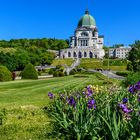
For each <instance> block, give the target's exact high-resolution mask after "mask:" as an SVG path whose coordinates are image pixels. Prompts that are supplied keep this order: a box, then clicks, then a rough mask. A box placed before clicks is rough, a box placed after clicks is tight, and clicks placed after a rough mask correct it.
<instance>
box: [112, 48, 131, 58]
mask: <svg viewBox="0 0 140 140" xmlns="http://www.w3.org/2000/svg"><path fill="white" fill-rule="evenodd" d="M130 50H131V47H119V48H111V49H109V57H113V58H120V59H125V58H126V57H127V55H128V53H129V51H130Z"/></svg>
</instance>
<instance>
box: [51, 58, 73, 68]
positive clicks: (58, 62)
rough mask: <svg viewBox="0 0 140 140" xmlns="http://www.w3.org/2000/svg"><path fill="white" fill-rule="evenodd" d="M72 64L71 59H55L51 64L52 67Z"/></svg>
mask: <svg viewBox="0 0 140 140" xmlns="http://www.w3.org/2000/svg"><path fill="white" fill-rule="evenodd" d="M73 62H74V60H73V59H71V58H69V59H55V60H54V61H53V63H52V66H57V65H64V64H66V65H67V66H71V65H72V63H73Z"/></svg>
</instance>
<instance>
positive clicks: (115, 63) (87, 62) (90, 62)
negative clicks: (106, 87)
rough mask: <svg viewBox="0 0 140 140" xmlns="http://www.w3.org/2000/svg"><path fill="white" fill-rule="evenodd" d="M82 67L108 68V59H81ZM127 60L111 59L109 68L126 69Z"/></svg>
mask: <svg viewBox="0 0 140 140" xmlns="http://www.w3.org/2000/svg"><path fill="white" fill-rule="evenodd" d="M80 62H81V63H80V67H82V68H85V69H97V68H102V69H108V66H107V65H108V60H107V59H104V60H103V61H102V60H98V59H87V58H86V59H81V61H80ZM126 65H127V64H126V61H125V60H118V59H110V60H109V69H111V70H113V71H126Z"/></svg>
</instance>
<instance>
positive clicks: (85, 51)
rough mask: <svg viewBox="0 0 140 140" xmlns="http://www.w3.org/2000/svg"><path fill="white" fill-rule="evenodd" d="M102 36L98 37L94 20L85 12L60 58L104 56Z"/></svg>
mask: <svg viewBox="0 0 140 140" xmlns="http://www.w3.org/2000/svg"><path fill="white" fill-rule="evenodd" d="M103 44H104V36H99V34H98V28H97V26H96V22H95V19H94V18H93V17H92V16H91V15H90V14H89V11H88V10H86V11H85V14H84V15H83V16H82V17H81V19H80V20H79V22H78V25H77V28H76V30H75V34H74V36H72V37H70V46H69V48H68V49H63V50H61V51H60V58H100V59H102V58H103V57H104V55H105V52H104V49H103Z"/></svg>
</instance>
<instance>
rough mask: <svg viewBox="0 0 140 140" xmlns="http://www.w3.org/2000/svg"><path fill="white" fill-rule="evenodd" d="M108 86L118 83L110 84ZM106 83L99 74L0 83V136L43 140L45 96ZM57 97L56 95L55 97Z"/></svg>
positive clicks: (46, 128)
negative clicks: (0, 123) (0, 122)
mask: <svg viewBox="0 0 140 140" xmlns="http://www.w3.org/2000/svg"><path fill="white" fill-rule="evenodd" d="M110 81H111V82H118V81H116V80H111V79H110ZM106 82H107V77H105V76H102V75H100V74H97V73H96V74H93V73H89V74H83V75H81V74H80V75H76V76H67V77H62V78H50V79H45V80H19V81H12V82H3V83H0V110H1V111H0V112H1V113H0V120H2V125H0V136H1V139H3V140H9V139H10V140H13V139H14V140H22V139H23V140H24V139H25V140H26V139H28V140H29V139H34V140H36V139H37V140H38V139H41V140H43V139H46V138H48V137H49V136H48V135H49V132H50V131H51V127H50V125H49V124H50V119H49V118H48V116H47V115H46V114H45V113H44V111H43V108H44V107H46V106H47V105H48V104H49V103H50V100H49V98H48V92H53V93H64V92H67V91H69V92H71V91H74V90H78V89H83V88H84V87H85V86H86V85H89V84H99V85H102V84H103V83H106ZM57 95H58V94H57Z"/></svg>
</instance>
